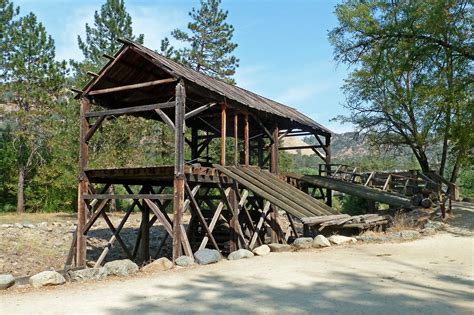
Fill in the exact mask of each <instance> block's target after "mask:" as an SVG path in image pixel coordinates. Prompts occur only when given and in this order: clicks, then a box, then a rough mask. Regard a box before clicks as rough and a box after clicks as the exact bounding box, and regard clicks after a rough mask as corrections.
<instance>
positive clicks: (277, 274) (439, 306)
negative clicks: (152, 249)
mask: <svg viewBox="0 0 474 315" xmlns="http://www.w3.org/2000/svg"><path fill="white" fill-rule="evenodd" d="M455 214H456V216H455V218H454V219H453V220H452V221H451V224H450V226H448V227H447V228H446V231H445V232H442V233H439V234H436V235H434V236H430V237H425V238H423V239H420V240H417V241H413V242H403V243H380V244H363V243H361V244H359V243H357V244H355V245H351V246H344V247H332V248H328V249H323V250H308V251H303V252H297V253H271V254H270V255H268V256H266V257H256V258H253V259H248V260H240V261H223V262H220V263H218V264H215V265H210V266H194V267H191V268H187V269H174V270H172V271H169V272H162V273H157V274H144V273H140V274H139V275H138V276H135V277H132V278H128V279H123V278H121V279H109V280H107V281H102V282H86V283H72V284H67V285H65V286H61V287H56V288H49V289H42V290H31V289H29V290H27V291H26V292H22V291H19V290H8V291H6V292H4V293H2V294H0V313H1V314H17V313H45V314H46V313H47V314H54V313H57V314H63V313H102V314H129V313H155V314H168V313H183V314H184V313H230V314H237V313H239V314H240V313H244V314H245V313H258V314H268V313H289V314H301V313H317V314H334V313H341V314H345V313H353V314H413V313H423V314H425V313H426V314H472V313H473V311H474V290H473V288H474V287H473V284H474V268H473V267H474V266H473V261H474V242H473V240H474V238H473V233H472V232H473V223H474V220H473V214H474V212H473V209H472V205H469V204H458V205H457V208H456V209H455Z"/></svg>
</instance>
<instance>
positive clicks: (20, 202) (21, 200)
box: [16, 165, 26, 213]
mask: <svg viewBox="0 0 474 315" xmlns="http://www.w3.org/2000/svg"><path fill="white" fill-rule="evenodd" d="M25 172H26V171H25V166H24V165H19V166H18V191H17V194H16V196H17V197H16V198H17V203H16V212H17V213H24V212H25Z"/></svg>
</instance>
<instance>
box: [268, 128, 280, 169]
mask: <svg viewBox="0 0 474 315" xmlns="http://www.w3.org/2000/svg"><path fill="white" fill-rule="evenodd" d="M272 138H273V144H272V147H271V161H270V172H272V173H274V174H278V126H277V125H276V124H275V127H274V128H273V133H272Z"/></svg>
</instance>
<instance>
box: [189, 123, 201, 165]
mask: <svg viewBox="0 0 474 315" xmlns="http://www.w3.org/2000/svg"><path fill="white" fill-rule="evenodd" d="M198 158H199V155H198V129H197V127H192V128H191V160H192V161H193V162H195V160H197V159H198Z"/></svg>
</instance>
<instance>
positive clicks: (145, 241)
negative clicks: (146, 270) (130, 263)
mask: <svg viewBox="0 0 474 315" xmlns="http://www.w3.org/2000/svg"><path fill="white" fill-rule="evenodd" d="M141 211H142V222H141V224H140V230H141V231H140V232H141V239H140V250H139V255H140V256H139V261H140V263H146V262H148V261H149V260H150V226H149V222H150V207H149V206H148V205H147V204H146V203H145V202H143V204H142V207H141Z"/></svg>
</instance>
